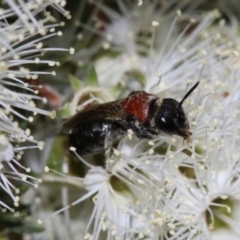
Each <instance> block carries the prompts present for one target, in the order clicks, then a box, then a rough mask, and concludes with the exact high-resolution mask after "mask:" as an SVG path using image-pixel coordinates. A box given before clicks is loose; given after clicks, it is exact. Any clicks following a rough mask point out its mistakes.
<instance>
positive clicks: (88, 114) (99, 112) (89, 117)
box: [63, 100, 126, 134]
mask: <svg viewBox="0 0 240 240" xmlns="http://www.w3.org/2000/svg"><path fill="white" fill-rule="evenodd" d="M120 103H121V100H119V101H114V102H109V103H103V104H97V105H93V106H91V107H89V108H87V109H83V110H81V111H79V112H78V113H76V114H75V115H74V116H73V117H71V118H70V119H69V120H68V121H66V122H65V123H64V124H63V130H64V132H66V133H70V134H71V133H74V132H77V131H78V130H79V129H80V128H81V127H82V126H83V125H84V124H87V123H90V122H97V121H99V122H103V121H106V122H117V123H119V124H122V125H124V122H125V118H126V112H125V110H124V109H123V108H122V107H121V106H120Z"/></svg>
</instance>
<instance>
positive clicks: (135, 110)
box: [121, 91, 158, 123]
mask: <svg viewBox="0 0 240 240" xmlns="http://www.w3.org/2000/svg"><path fill="white" fill-rule="evenodd" d="M157 99H158V97H157V96H155V95H153V94H149V93H146V92H144V91H141V92H138V93H135V94H132V95H131V96H129V97H127V98H125V99H124V100H123V101H122V102H121V107H123V108H124V109H125V111H126V112H127V114H129V115H134V116H135V117H136V118H137V120H138V121H139V122H140V123H144V122H146V121H149V119H150V116H151V109H150V102H152V101H156V100H157Z"/></svg>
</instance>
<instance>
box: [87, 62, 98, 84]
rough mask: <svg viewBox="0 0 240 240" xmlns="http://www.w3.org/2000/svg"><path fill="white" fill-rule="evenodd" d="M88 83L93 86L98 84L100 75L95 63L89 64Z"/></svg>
mask: <svg viewBox="0 0 240 240" xmlns="http://www.w3.org/2000/svg"><path fill="white" fill-rule="evenodd" d="M86 84H87V85H91V86H93V85H98V76H97V72H96V69H95V67H94V65H93V64H90V65H89V68H88V79H87V82H86Z"/></svg>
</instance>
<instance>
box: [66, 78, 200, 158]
mask: <svg viewBox="0 0 240 240" xmlns="http://www.w3.org/2000/svg"><path fill="white" fill-rule="evenodd" d="M198 84H199V81H198V82H197V83H196V84H195V85H194V86H193V87H192V88H191V89H190V90H189V91H188V92H187V93H186V95H185V96H184V97H183V99H182V100H181V101H180V102H178V101H176V100H175V99H172V98H164V99H163V100H162V101H161V100H160V99H159V97H157V96H156V95H153V94H150V93H147V92H145V91H133V92H131V93H130V94H129V96H128V97H126V98H124V99H121V100H117V101H113V102H108V103H103V104H96V105H93V106H90V107H88V108H86V109H83V110H81V111H79V112H78V113H76V114H75V115H74V116H73V117H71V118H70V119H69V120H68V121H67V122H65V123H64V125H63V128H64V131H65V132H66V133H68V134H69V135H70V136H69V141H70V146H73V147H75V148H76V151H77V153H78V154H79V155H81V156H83V155H91V154H96V153H99V152H101V151H103V149H104V147H105V148H107V147H109V145H110V144H111V142H112V141H113V140H114V139H116V138H119V137H123V136H125V135H126V134H127V130H128V129H131V130H132V131H133V132H134V133H135V135H136V136H137V137H138V138H140V139H152V138H154V137H155V136H157V135H159V134H161V133H162V132H163V133H166V134H169V135H178V136H181V137H182V138H183V139H184V140H187V141H189V140H190V136H191V135H192V133H191V132H190V131H189V123H188V119H187V117H186V115H185V113H184V110H183V108H182V104H183V102H184V101H185V99H186V98H187V97H188V96H189V95H190V94H191V93H192V92H193V91H194V89H195V88H196V87H197V86H198Z"/></svg>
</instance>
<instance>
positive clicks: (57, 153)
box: [48, 136, 67, 172]
mask: <svg viewBox="0 0 240 240" xmlns="http://www.w3.org/2000/svg"><path fill="white" fill-rule="evenodd" d="M66 151H67V147H66V137H65V136H58V137H56V138H55V141H54V143H53V147H52V151H51V154H50V156H49V159H48V166H49V167H50V168H52V169H55V170H56V171H58V172H61V170H62V161H63V158H64V156H65V155H66Z"/></svg>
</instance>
